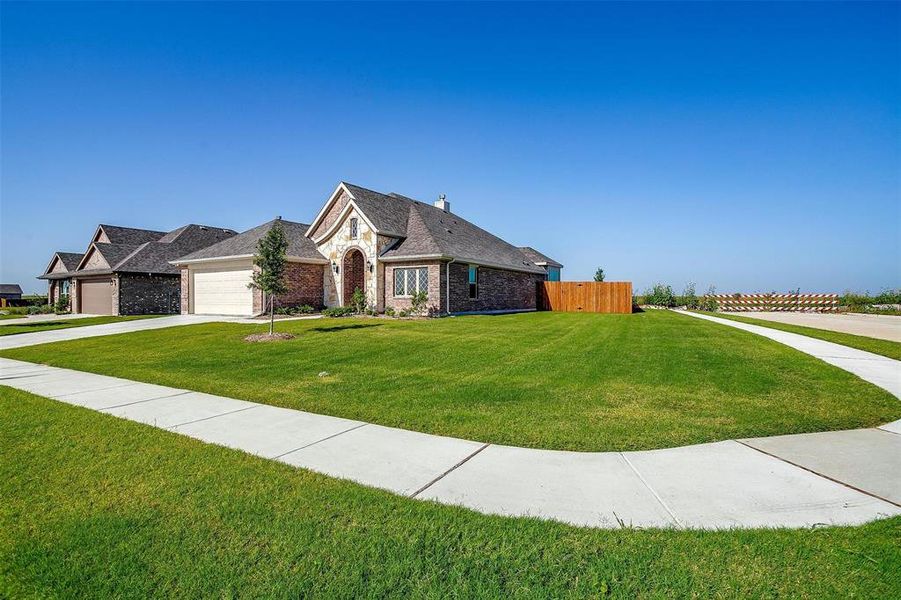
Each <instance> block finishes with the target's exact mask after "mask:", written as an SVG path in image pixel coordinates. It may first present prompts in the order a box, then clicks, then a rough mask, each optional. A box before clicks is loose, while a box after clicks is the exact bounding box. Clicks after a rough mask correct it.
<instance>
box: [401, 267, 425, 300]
mask: <svg viewBox="0 0 901 600" xmlns="http://www.w3.org/2000/svg"><path fill="white" fill-rule="evenodd" d="M417 292H425V293H426V294H428V293H429V268H428V267H415V268H407V269H394V297H395V298H409V297H411V296H412V295H413V294H415V293H417Z"/></svg>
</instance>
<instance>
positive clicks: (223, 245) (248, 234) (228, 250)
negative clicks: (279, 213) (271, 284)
mask: <svg viewBox="0 0 901 600" xmlns="http://www.w3.org/2000/svg"><path fill="white" fill-rule="evenodd" d="M276 220H277V219H273V220H272V221H269V222H268V223H263V224H262V225H257V226H256V227H254V228H253V229H248V230H247V231H245V232H243V233H240V234H238V235H236V236H234V237H231V238H229V239H227V240H225V241H222V242H219V243H218V244H213V245H212V246H208V247H206V248H203V249H201V250H198V251H197V252H192V253H190V254H187V253H185V254H183V255H181V256H179V257H176V258H177V260H175V259H173V260H175V262H177V263H178V262H181V261H189V260H199V259H205V258H228V257H232V256H251V255H253V254H255V253H256V251H257V242H259V241H260V239H262V237H263V236H264V235H266V233H267V232H268V231H269V230H270V229H271V228H272V225H273V224H274V223H275V221H276ZM280 222H281V224H282V228H283V229H284V231H285V236H286V237H287V238H288V251H287V255H288V256H291V257H296V258H306V259H310V260H325V257H324V256H323V255H322V254H321V253H320V252H319V250H317V249H316V244H314V243H313V240H311V239H309V238H308V237H306V233H307V229H308V228H309V227H310V226H309V225H307V224H305V223H295V222H294V221H285V220H284V219H281V220H280Z"/></svg>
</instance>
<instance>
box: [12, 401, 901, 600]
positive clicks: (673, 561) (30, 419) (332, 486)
mask: <svg viewBox="0 0 901 600" xmlns="http://www.w3.org/2000/svg"><path fill="white" fill-rule="evenodd" d="M0 410H2V413H3V415H4V418H3V419H2V420H0V497H2V498H3V501H2V502H0V597H7V598H46V597H65V598H110V597H116V598H146V597H158V598H168V597H187V598H198V597H205V598H209V597H216V598H220V597H249V596H252V597H270V598H273V597H274V598H299V597H321V598H357V597H364V598H365V597H369V598H371V597H378V598H383V597H404V598H405V597H430V598H448V597H455V598H483V597H493V598H564V597H612V598H629V599H631V598H647V597H728V598H764V597H766V598H772V597H791V598H849V597H871V598H897V597H899V595H901V580H899V578H898V577H897V574H898V573H899V572H901V546H899V544H898V539H899V538H901V518H895V519H891V520H885V521H878V522H874V523H871V524H868V525H865V526H862V527H843V528H816V529H812V530H734V531H680V530H629V529H625V530H623V529H621V530H593V529H582V528H575V527H570V526H567V525H563V524H559V523H553V522H545V521H538V520H535V519H510V518H504V517H493V516H486V515H480V514H477V513H474V512H470V511H467V510H465V509H460V508H455V507H449V506H441V505H437V504H432V503H428V502H420V501H416V500H410V499H406V498H402V497H399V496H395V495H392V494H389V493H387V492H382V491H378V490H374V489H371V488H365V487H362V486H358V485H356V484H353V483H349V482H344V481H340V480H337V479H331V478H328V477H325V476H321V475H317V474H314V473H312V472H309V471H304V470H297V469H293V468H291V467H290V466H287V465H283V464H280V463H276V462H273V461H267V460H264V459H261V458H257V457H254V456H251V455H248V454H244V453H241V452H238V451H234V450H229V449H226V448H221V447H218V446H212V445H207V444H203V443H201V442H199V441H196V440H192V439H189V438H186V437H181V436H179V435H177V434H174V433H170V432H167V431H163V430H158V429H154V428H151V427H148V426H145V425H141V424H138V423H133V422H128V421H124V420H120V419H116V418H114V417H111V416H109V415H103V414H99V413H95V412H92V411H89V410H86V409H81V408H77V407H72V406H68V405H65V404H62V403H57V402H54V401H52V400H47V399H43V398H38V397H36V396H32V395H30V394H26V393H24V392H19V391H17V390H12V389H10V388H5V387H0Z"/></svg>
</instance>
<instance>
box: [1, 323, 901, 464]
mask: <svg viewBox="0 0 901 600" xmlns="http://www.w3.org/2000/svg"><path fill="white" fill-rule="evenodd" d="M264 326H265V325H262V326H261V325H240V324H234V323H207V324H201V325H190V326H182V327H173V328H167V329H158V330H152V331H140V332H134V333H129V334H125V335H116V336H108V337H95V338H86V339H81V340H73V341H66V342H59V343H56V344H50V345H42V346H33V347H26V348H19V349H15V350H8V351H5V352H3V353H2V355H3V356H6V357H8V358H14V359H19V360H25V361H32V362H38V363H45V364H49V365H53V366H58V367H67V368H71V369H77V370H81V371H88V372H92V373H100V374H104V375H112V376H115V377H123V378H126V379H131V380H135V381H142V382H147V383H155V384H160V385H166V386H170V387H176V388H181V389H189V390H195V391H199V392H207V393H211V394H216V395H220V396H227V397H229V398H237V399H240V400H250V401H254V402H261V403H264V404H271V405H276V406H283V407H286V408H293V409H299V410H305V411H309V412H313V413H317V414H325V415H333V416H339V417H345V418H349V419H356V420H360V421H366V422H369V423H377V424H380V425H386V426H393V427H400V428H403V429H409V430H413V431H421V432H425V433H434V434H439V435H447V436H451V437H458V438H465V439H471V440H476V441H481V442H492V443H497V444H507V445H513V446H527V447H536V448H548V449H562V450H584V451H607V450H612V451H620V450H646V449H654V448H665V447H673V446H683V445H688V444H696V443H701V442H711V441H718V440H725V439H735V438H742V437H757V436H768V435H778V434H788V433H804V432H815V431H827V430H838V429H854V428H859V427H871V426H874V425H881V424H883V423H886V422H889V421H893V420H895V419H898V418H901V403H899V402H898V401H897V399H896V398H894V397H893V396H892V395H891V394H889V393H888V392H886V391H884V390H882V389H880V388H877V387H876V386H874V385H871V384H869V383H867V382H865V381H863V380H861V379H859V378H857V377H855V376H854V375H852V374H850V373H848V372H846V371H843V370H841V369H838V368H836V367H833V366H831V365H828V364H826V363H824V362H822V361H820V360H818V359H816V358H813V357H811V356H808V355H806V354H803V353H801V352H798V351H796V350H794V349H792V348H789V347H787V346H785V345H783V344H779V343H777V342H774V341H772V340H769V339H766V338H764V337H761V336H759V335H755V334H753V333H748V332H745V331H741V330H738V329H735V328H732V327H724V326H723V325H721V324H718V323H711V322H708V321H704V320H701V319H692V318H687V317H686V316H685V315H679V314H676V313H672V312H669V311H649V312H647V313H642V314H635V315H600V314H578V313H551V312H542V313H530V314H519V315H507V316H502V317H489V316H483V317H458V318H450V319H431V320H422V321H398V320H392V319H320V320H306V321H289V322H283V323H279V324H278V331H283V332H288V333H292V334H294V335H295V336H296V338H295V339H292V340H289V341H285V342H278V343H267V344H251V343H248V342H245V341H244V337H245V336H246V335H247V334H249V333H254V332H258V331H260V330H261V328H262V327H264ZM123 357H127V360H123ZM320 373H325V374H324V375H322V376H320Z"/></svg>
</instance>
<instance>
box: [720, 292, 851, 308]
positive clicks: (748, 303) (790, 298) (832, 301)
mask: <svg viewBox="0 0 901 600" xmlns="http://www.w3.org/2000/svg"><path fill="white" fill-rule="evenodd" d="M705 297H707V298H713V299H714V300H716V302H717V304H719V309H720V310H721V311H724V312H754V311H776V312H831V311H834V310H838V294H713V295H711V296H705Z"/></svg>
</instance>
